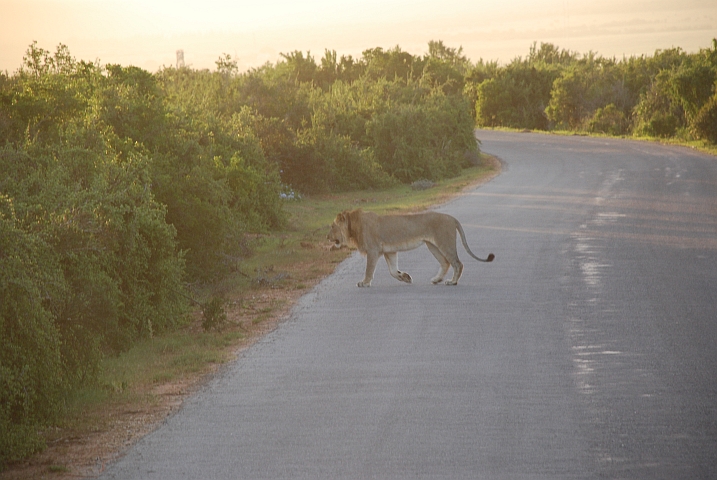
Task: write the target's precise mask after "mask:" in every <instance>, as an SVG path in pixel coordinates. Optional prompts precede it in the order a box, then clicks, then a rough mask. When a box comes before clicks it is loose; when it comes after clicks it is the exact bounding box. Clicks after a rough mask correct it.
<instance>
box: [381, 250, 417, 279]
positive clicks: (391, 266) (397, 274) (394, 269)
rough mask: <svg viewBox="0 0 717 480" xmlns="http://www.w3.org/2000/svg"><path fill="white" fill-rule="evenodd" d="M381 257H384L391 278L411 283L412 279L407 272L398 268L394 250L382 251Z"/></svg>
mask: <svg viewBox="0 0 717 480" xmlns="http://www.w3.org/2000/svg"><path fill="white" fill-rule="evenodd" d="M383 258H385V259H386V263H387V264H388V271H389V272H390V273H391V276H392V277H393V278H395V279H397V280H401V281H402V282H406V283H413V279H412V278H411V276H410V275H409V274H407V273H406V272H402V271H400V270H399V269H398V255H397V254H396V252H389V253H384V254H383Z"/></svg>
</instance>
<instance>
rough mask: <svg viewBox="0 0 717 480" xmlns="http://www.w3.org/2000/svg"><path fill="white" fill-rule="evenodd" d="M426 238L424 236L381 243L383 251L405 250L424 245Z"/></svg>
mask: <svg viewBox="0 0 717 480" xmlns="http://www.w3.org/2000/svg"><path fill="white" fill-rule="evenodd" d="M425 242H426V240H424V239H422V238H417V239H411V240H403V241H400V242H390V243H385V242H382V243H381V253H392V252H405V251H406V250H413V249H414V248H418V247H420V246H421V245H423V244H424V243H425Z"/></svg>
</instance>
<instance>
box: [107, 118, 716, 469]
mask: <svg viewBox="0 0 717 480" xmlns="http://www.w3.org/2000/svg"><path fill="white" fill-rule="evenodd" d="M478 136H479V138H480V139H481V140H482V141H483V150H484V151H486V152H490V153H493V154H495V155H497V156H499V157H500V158H501V159H502V160H503V161H504V162H505V169H504V172H503V173H502V174H501V175H500V176H499V177H498V178H496V179H495V180H493V181H492V182H491V183H489V184H487V185H484V186H482V187H480V188H478V189H476V190H475V191H473V192H471V193H469V194H467V195H465V196H463V197H461V198H460V199H458V200H456V201H454V202H452V203H450V204H449V205H446V206H444V207H442V208H440V209H439V210H440V211H444V212H448V213H451V214H453V215H455V216H456V217H458V218H459V219H460V220H461V222H462V223H463V225H464V227H465V230H466V233H467V236H468V241H469V243H470V245H471V247H472V249H473V251H474V252H476V253H477V254H478V255H480V256H485V255H486V254H488V253H489V252H493V253H495V254H496V261H495V262H494V263H492V264H479V263H478V262H474V261H473V260H471V259H470V258H469V257H468V255H467V254H465V253H463V254H462V258H463V259H464V262H465V263H466V268H465V272H464V275H463V278H462V281H461V284H460V285H459V286H458V287H447V286H433V285H431V284H430V282H429V279H430V278H431V277H432V276H433V275H434V274H435V272H436V271H437V263H436V262H435V260H434V259H433V257H432V256H431V254H430V253H429V252H428V250H427V249H425V248H421V249H419V250H416V251H413V252H409V253H406V254H403V255H399V265H400V266H401V268H402V270H405V271H408V272H409V273H410V274H411V275H412V276H413V279H414V282H415V283H414V284H413V285H406V284H402V283H400V282H398V281H396V280H394V279H393V278H391V277H390V276H389V275H388V271H387V268H386V265H385V264H381V265H380V266H379V268H378V269H377V272H376V278H375V280H374V284H373V287H372V288H370V289H359V288H356V286H355V285H356V282H357V281H359V280H360V279H361V278H362V276H363V268H364V259H363V258H362V257H360V256H358V255H355V256H353V257H352V258H350V259H349V260H347V261H346V262H345V263H343V264H342V265H341V266H340V267H339V268H338V271H337V272H336V273H335V274H334V275H333V276H331V277H330V278H328V279H327V280H326V281H324V282H323V283H322V284H321V285H320V286H319V287H318V288H316V289H315V290H314V291H313V292H312V293H310V294H309V295H307V296H306V297H305V298H304V299H303V300H302V302H301V304H300V305H299V307H297V309H296V310H295V312H294V315H293V316H292V318H291V319H290V320H288V321H287V322H286V323H284V324H282V325H281V326H280V327H279V329H278V330H277V331H275V332H274V333H272V334H270V335H269V336H267V337H266V338H265V339H264V340H263V341H261V342H260V343H258V344H257V345H256V346H254V347H253V348H251V349H250V350H249V351H247V352H246V353H245V355H244V356H243V357H242V358H240V359H239V360H238V361H237V362H236V363H235V364H233V365H231V366H230V367H229V368H227V369H226V371H225V373H223V374H222V375H221V376H219V378H217V379H216V380H215V381H213V382H211V383H210V384H209V385H208V386H207V387H206V388H204V389H203V390H202V391H201V392H200V393H199V394H197V395H196V396H194V397H192V398H191V399H189V400H188V401H187V402H186V404H185V406H184V408H183V409H182V410H181V411H180V412H179V413H178V414H176V415H174V416H172V417H171V418H169V419H168V420H167V421H166V422H165V424H163V425H162V427H161V428H159V429H158V430H157V431H155V432H154V433H153V434H151V435H149V436H147V437H146V438H144V439H143V440H142V441H140V442H139V443H138V444H137V445H136V446H135V447H134V448H133V449H131V450H130V451H129V452H128V453H127V455H126V456H125V457H124V458H123V459H122V460H120V461H119V462H117V463H116V464H114V465H112V466H111V467H109V468H108V470H107V471H106V473H105V475H104V477H103V478H107V479H167V480H169V479H172V480H175V479H184V478H187V479H254V478H266V479H280V478H290V479H303V478H307V479H308V478H326V479H338V478H377V479H391V478H446V479H462V478H465V479H551V480H552V479H583V478H584V479H595V478H630V479H633V478H634V479H687V478H690V479H692V478H703V479H714V478H717V159H715V158H714V157H709V156H706V155H703V154H699V153H696V152H694V151H692V150H689V149H685V148H678V147H669V146H659V145H654V144H650V143H638V142H633V141H625V140H609V139H595V138H585V137H559V136H550V135H539V134H520V133H504V132H490V131H480V132H478ZM459 248H460V247H459ZM461 251H462V250H461Z"/></svg>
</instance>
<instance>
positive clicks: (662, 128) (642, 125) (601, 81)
mask: <svg viewBox="0 0 717 480" xmlns="http://www.w3.org/2000/svg"><path fill="white" fill-rule="evenodd" d="M716 80H717V39H715V40H713V45H712V47H711V48H707V49H702V50H700V51H699V52H698V53H695V54H687V53H685V52H684V51H683V50H681V49H680V48H672V49H668V50H658V51H656V52H655V54H654V55H653V56H640V57H630V58H623V59H622V60H620V61H618V60H616V59H606V58H603V57H600V56H598V55H597V54H595V53H593V52H589V53H588V54H585V55H578V54H577V53H573V52H569V51H566V50H561V49H559V48H558V47H556V46H554V45H552V44H549V43H541V44H540V47H539V48H538V47H537V44H536V43H534V44H533V46H532V47H531V48H530V53H529V55H528V57H527V58H526V59H525V60H522V59H521V58H520V57H518V58H516V59H515V60H513V61H512V62H511V63H510V64H508V65H506V66H504V67H499V66H498V65H497V64H494V63H493V64H491V63H488V64H486V63H484V62H483V61H480V62H478V63H477V64H476V65H475V66H473V67H472V69H469V70H467V71H466V75H465V86H464V88H463V91H464V94H465V95H466V96H467V97H468V98H469V99H474V100H475V110H474V115H475V119H476V123H477V124H478V125H483V126H492V127H497V126H506V127H513V128H530V129H553V128H558V129H567V130H574V131H590V132H600V133H607V134H611V135H625V134H630V133H634V134H637V135H648V136H655V137H672V136H675V135H681V136H685V137H686V138H690V137H692V138H700V139H704V140H706V141H708V142H713V140H710V139H711V138H713V135H712V134H711V133H712V131H713V130H711V125H712V124H711V118H712V117H711V115H712V113H711V112H712V108H713V107H712V102H713V100H712V98H713V97H714V95H715V92H716V88H717V87H715V81H716Z"/></svg>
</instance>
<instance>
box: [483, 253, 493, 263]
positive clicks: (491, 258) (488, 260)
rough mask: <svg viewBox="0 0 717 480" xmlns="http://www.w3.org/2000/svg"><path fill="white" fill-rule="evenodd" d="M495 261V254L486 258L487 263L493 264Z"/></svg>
mask: <svg viewBox="0 0 717 480" xmlns="http://www.w3.org/2000/svg"><path fill="white" fill-rule="evenodd" d="M493 260H495V255H493V254H492V253H491V254H489V255H488V258H486V260H485V261H486V262H492V261H493Z"/></svg>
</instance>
